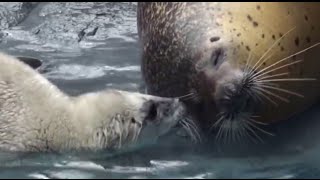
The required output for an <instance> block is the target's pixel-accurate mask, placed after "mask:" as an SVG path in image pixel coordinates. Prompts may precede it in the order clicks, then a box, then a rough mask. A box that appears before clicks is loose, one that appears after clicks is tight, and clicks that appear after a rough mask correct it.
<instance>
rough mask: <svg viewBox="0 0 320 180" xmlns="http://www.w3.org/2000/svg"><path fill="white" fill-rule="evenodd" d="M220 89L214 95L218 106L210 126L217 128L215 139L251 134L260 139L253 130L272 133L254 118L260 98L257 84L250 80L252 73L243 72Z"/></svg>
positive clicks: (233, 138) (231, 140) (226, 139)
mask: <svg viewBox="0 0 320 180" xmlns="http://www.w3.org/2000/svg"><path fill="white" fill-rule="evenodd" d="M221 86H222V87H220V88H219V89H220V91H219V92H218V94H217V95H216V97H217V98H216V104H217V107H218V112H219V113H218V114H217V120H216V121H215V123H214V124H213V126H212V127H211V129H212V128H217V129H218V132H217V134H216V138H217V140H222V139H223V140H224V141H227V142H234V141H235V136H238V137H243V136H249V137H250V139H252V140H254V141H256V139H254V138H252V135H253V136H254V137H255V138H257V139H258V140H261V138H260V137H259V136H258V135H257V134H256V132H255V131H254V130H256V129H258V130H260V131H261V132H264V133H266V134H269V135H272V134H271V133H269V132H266V131H264V130H263V129H261V128H260V127H259V125H266V124H265V123H261V122H258V121H256V120H255V118H256V117H258V116H255V113H256V112H258V110H259V108H260V107H261V104H260V103H261V99H260V97H259V94H258V91H257V88H258V89H259V88H260V87H259V84H258V83H255V82H254V81H253V80H252V74H247V73H244V74H243V76H242V77H241V78H235V79H233V80H232V81H230V82H228V83H224V84H223V85H221Z"/></svg>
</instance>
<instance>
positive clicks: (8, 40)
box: [0, 2, 141, 94]
mask: <svg viewBox="0 0 320 180" xmlns="http://www.w3.org/2000/svg"><path fill="white" fill-rule="evenodd" d="M136 6H137V4H136V3H133V2H123V3H121V2H40V3H39V2H0V48H1V51H3V52H7V53H10V54H12V55H15V56H29V57H34V58H37V59H40V60H42V61H43V65H42V67H41V69H40V71H41V72H42V73H44V75H45V76H46V77H47V78H49V79H50V80H51V81H52V82H54V83H55V84H56V85H58V86H59V87H60V88H62V89H64V90H65V91H66V92H67V93H69V94H79V93H83V92H86V91H93V90H99V89H101V88H105V87H111V88H121V89H125V90H134V91H135V90H138V89H139V85H140V84H141V77H140V66H139V45H138V42H137V40H138V36H137V26H136Z"/></svg>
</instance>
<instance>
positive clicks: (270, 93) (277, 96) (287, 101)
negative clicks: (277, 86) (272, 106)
mask: <svg viewBox="0 0 320 180" xmlns="http://www.w3.org/2000/svg"><path fill="white" fill-rule="evenodd" d="M253 88H256V89H258V90H260V91H262V92H264V93H266V94H269V95H271V96H274V97H276V98H278V99H280V100H282V101H284V102H286V103H289V102H290V101H289V100H288V99H286V98H284V97H281V96H279V95H277V94H274V93H272V92H270V91H268V90H266V89H263V88H260V87H258V86H255V87H253Z"/></svg>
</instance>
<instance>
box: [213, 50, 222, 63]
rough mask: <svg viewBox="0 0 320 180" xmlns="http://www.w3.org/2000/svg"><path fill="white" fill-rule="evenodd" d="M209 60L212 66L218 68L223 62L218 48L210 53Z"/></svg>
mask: <svg viewBox="0 0 320 180" xmlns="http://www.w3.org/2000/svg"><path fill="white" fill-rule="evenodd" d="M211 60H212V61H213V65H214V66H218V65H220V64H221V62H222V60H223V52H222V49H221V48H219V49H217V50H215V51H214V52H213V53H212V56H211Z"/></svg>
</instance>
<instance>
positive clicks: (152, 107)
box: [147, 103, 157, 121]
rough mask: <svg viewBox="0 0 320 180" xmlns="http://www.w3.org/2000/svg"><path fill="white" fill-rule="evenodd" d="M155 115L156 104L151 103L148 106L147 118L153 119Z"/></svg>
mask: <svg viewBox="0 0 320 180" xmlns="http://www.w3.org/2000/svg"><path fill="white" fill-rule="evenodd" d="M156 117H157V105H156V104H155V103H152V104H151V105H150V108H149V112H148V115H147V119H149V120H151V121H152V120H155V119H156Z"/></svg>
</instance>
